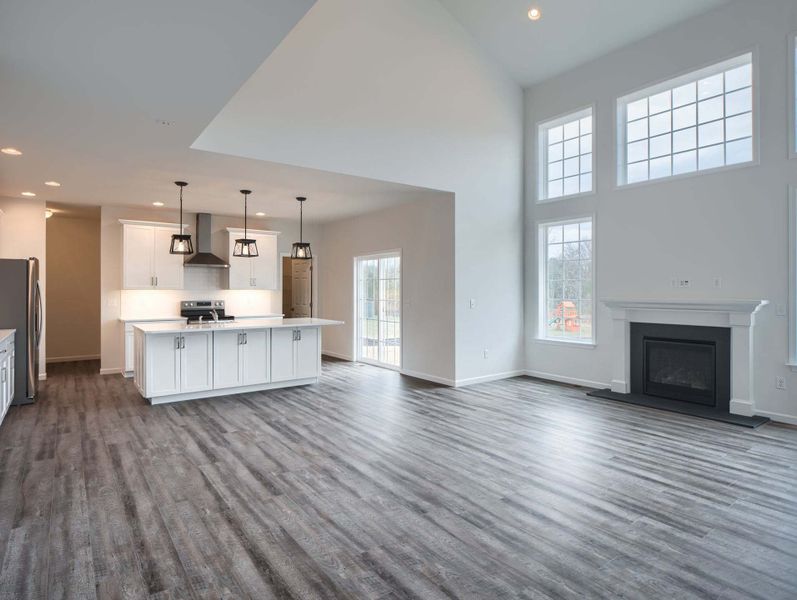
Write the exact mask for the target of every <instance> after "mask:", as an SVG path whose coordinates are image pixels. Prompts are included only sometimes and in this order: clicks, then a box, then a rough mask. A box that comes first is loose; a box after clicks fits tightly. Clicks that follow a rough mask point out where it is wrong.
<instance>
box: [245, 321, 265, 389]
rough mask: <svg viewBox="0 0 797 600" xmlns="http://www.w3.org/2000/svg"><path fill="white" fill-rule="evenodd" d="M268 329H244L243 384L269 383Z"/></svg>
mask: <svg viewBox="0 0 797 600" xmlns="http://www.w3.org/2000/svg"><path fill="white" fill-rule="evenodd" d="M268 338H269V330H268V329H247V330H246V331H244V343H243V346H241V348H242V349H243V353H242V354H243V385H257V384H260V383H268V362H269V361H268V346H269V343H268Z"/></svg>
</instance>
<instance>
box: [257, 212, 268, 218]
mask: <svg viewBox="0 0 797 600" xmlns="http://www.w3.org/2000/svg"><path fill="white" fill-rule="evenodd" d="M255 216H256V217H265V216H266V213H264V212H256V213H255Z"/></svg>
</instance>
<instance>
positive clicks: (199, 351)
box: [180, 331, 213, 392]
mask: <svg viewBox="0 0 797 600" xmlns="http://www.w3.org/2000/svg"><path fill="white" fill-rule="evenodd" d="M182 338H183V343H182V349H181V350H180V391H181V392H203V391H205V390H212V389H213V333H212V332H210V331H193V332H190V333H184V334H182Z"/></svg>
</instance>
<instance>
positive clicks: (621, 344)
mask: <svg viewBox="0 0 797 600" xmlns="http://www.w3.org/2000/svg"><path fill="white" fill-rule="evenodd" d="M603 304H605V305H606V306H607V307H608V308H609V309H610V310H611V313H612V320H613V321H614V334H613V338H612V391H614V392H619V393H621V394H627V393H628V392H629V391H630V389H631V355H630V347H631V323H667V324H670V325H698V326H701V325H702V326H707V327H728V328H730V330H731V403H730V411H731V412H732V413H734V414H738V415H746V416H752V415H753V414H754V413H755V401H754V398H753V352H754V351H753V327H754V325H755V314H756V312H758V311H759V310H760V309H761V308H762V307H763V306H766V305H767V304H769V302H768V301H767V300H656V299H647V300H627V299H606V300H603Z"/></svg>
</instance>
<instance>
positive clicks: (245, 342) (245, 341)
mask: <svg viewBox="0 0 797 600" xmlns="http://www.w3.org/2000/svg"><path fill="white" fill-rule="evenodd" d="M248 343H249V340H248V339H246V334H244V344H248Z"/></svg>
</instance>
